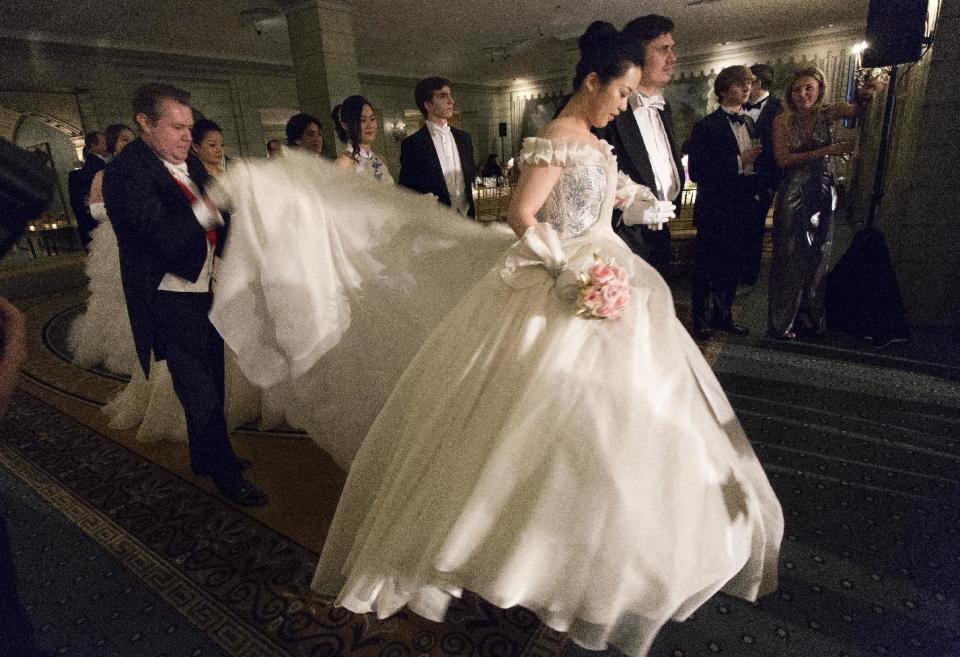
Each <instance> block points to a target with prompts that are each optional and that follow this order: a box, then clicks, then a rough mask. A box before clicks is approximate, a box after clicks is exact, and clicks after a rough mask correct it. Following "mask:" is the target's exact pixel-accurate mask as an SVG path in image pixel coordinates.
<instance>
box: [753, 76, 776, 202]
mask: <svg viewBox="0 0 960 657" xmlns="http://www.w3.org/2000/svg"><path fill="white" fill-rule="evenodd" d="M781 112H783V103H782V102H780V99H779V98H777V97H775V96H774V95H773V94H771V95H769V96H767V99H766V100H765V101H764V102H763V107H762V108H761V109H760V116H758V117H757V120H756V121H755V127H756V131H757V132H756V134H757V138H758V139H759V140H760V145H761V146H763V152H762V153H760V157H758V158H757V161H756V162H755V163H754V167H753V168H754V171H756V172H757V173H758V174H759V175H760V176H762V177H763V184H764V185H765V186H766V188H767V189H771V190H772V189H776V187H777V182H778V179H779V178H780V169H778V168H777V160H776V158H775V157H774V156H773V121H774V119H776V118H777V117H778V116H779V115H780V113H781Z"/></svg>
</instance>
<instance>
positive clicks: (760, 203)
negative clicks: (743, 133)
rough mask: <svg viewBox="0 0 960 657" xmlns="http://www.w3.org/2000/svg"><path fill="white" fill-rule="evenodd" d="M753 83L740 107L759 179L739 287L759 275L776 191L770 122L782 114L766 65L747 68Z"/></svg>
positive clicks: (746, 231) (777, 173)
mask: <svg viewBox="0 0 960 657" xmlns="http://www.w3.org/2000/svg"><path fill="white" fill-rule="evenodd" d="M750 72H751V73H753V75H754V77H755V78H756V80H754V82H753V85H752V86H751V87H750V100H749V101H748V102H746V103H744V105H743V110H744V112H745V113H746V115H747V116H749V117H750V118H751V119H753V123H754V126H755V128H756V134H757V138H758V139H759V140H760V146H761V147H763V150H762V151H760V155H759V157H757V161H756V162H754V165H753V170H754V171H755V172H756V174H757V176H759V184H758V186H757V213H756V214H755V215H754V216H753V218H752V219H750V220H749V221H747V223H746V225H745V226H744V231H743V256H742V258H741V265H742V268H741V271H740V284H741V285H756V283H757V277H758V276H759V275H760V260H761V258H762V256H763V233H764V230H765V227H766V221H767V213H768V212H769V211H770V203H771V202H773V194H774V192H775V191H776V189H777V182H778V180H779V178H780V170H779V169H778V168H777V161H776V159H774V157H773V120H774V119H775V118H777V116H778V115H779V114H780V112H782V111H783V103H781V102H780V99H779V98H777V97H775V96H772V95H770V87H771V85H772V84H773V69H772V68H770V67H769V66H767V65H766V64H754V65H753V66H751V67H750Z"/></svg>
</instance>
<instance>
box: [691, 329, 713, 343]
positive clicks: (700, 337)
mask: <svg viewBox="0 0 960 657" xmlns="http://www.w3.org/2000/svg"><path fill="white" fill-rule="evenodd" d="M692 335H693V339H694V340H696V341H697V342H706V341H707V340H709V339H710V338H712V337H713V331H711V330H710V329H708V328H695V329H693V332H692Z"/></svg>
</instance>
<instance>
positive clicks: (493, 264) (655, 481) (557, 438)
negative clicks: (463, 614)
mask: <svg viewBox="0 0 960 657" xmlns="http://www.w3.org/2000/svg"><path fill="white" fill-rule="evenodd" d="M522 159H523V162H524V166H540V165H553V166H561V167H564V171H563V173H562V174H561V178H560V181H559V182H558V183H557V186H556V187H555V188H554V191H553V192H551V195H550V197H549V198H548V200H547V203H546V204H545V206H544V209H543V210H542V216H541V219H542V220H543V221H546V222H548V223H550V224H551V225H552V226H554V227H555V229H556V230H557V232H558V233H559V234H560V236H561V238H563V239H562V251H563V255H564V256H565V258H566V260H567V262H568V263H569V265H570V266H572V267H573V268H574V270H577V269H586V268H587V266H589V264H591V262H592V259H593V254H594V253H595V252H599V253H601V254H602V255H603V256H604V257H605V258H609V257H611V256H612V257H615V258H616V260H617V262H618V263H619V264H620V265H621V266H623V267H625V268H626V269H627V271H628V273H629V276H630V284H631V298H630V302H629V304H628V305H627V307H626V309H625V311H624V314H623V316H622V317H621V318H619V319H616V320H602V321H600V320H588V319H583V318H580V317H576V316H574V314H573V311H572V309H571V307H570V304H569V302H567V301H564V300H562V299H561V298H560V296H559V295H558V294H556V292H555V291H554V289H553V288H554V279H553V278H552V277H551V276H550V275H549V274H548V273H547V270H546V268H544V267H542V266H539V265H538V264H537V263H536V261H534V260H532V259H531V257H530V253H529V252H528V251H527V250H526V248H525V246H524V245H523V244H522V243H516V242H515V240H514V239H513V238H511V237H510V236H509V235H504V234H502V233H499V232H497V231H496V230H490V229H485V228H484V227H481V226H478V225H476V224H472V223H470V222H467V221H464V220H463V219H460V218H457V217H456V216H455V215H453V214H452V213H449V212H448V211H446V210H443V209H440V208H437V207H436V204H435V203H431V202H429V201H427V202H425V201H424V200H423V199H421V198H415V197H411V196H410V195H409V194H408V193H404V192H399V193H397V192H394V191H393V190H382V189H375V188H374V186H371V185H363V184H360V182H359V181H358V182H353V181H350V180H348V179H346V178H345V177H343V176H342V175H340V174H339V173H338V172H335V171H333V170H332V169H331V168H330V167H328V166H325V165H323V164H322V163H307V162H306V161H302V162H301V161H299V160H290V161H286V162H283V163H268V164H260V163H254V162H250V163H246V164H242V165H235V166H234V168H233V172H234V173H233V175H232V176H228V177H227V179H226V180H225V181H224V192H225V195H226V196H229V197H230V198H231V199H233V201H234V202H235V205H236V207H235V214H234V224H233V226H234V227H233V232H232V233H231V238H230V240H231V241H228V243H227V246H226V251H225V261H226V262H225V264H226V265H227V266H226V267H224V269H222V270H221V278H220V279H219V282H220V284H221V289H220V295H219V296H218V297H217V302H216V304H215V306H214V309H213V311H212V318H213V320H214V322H215V324H216V325H217V326H218V328H220V329H221V331H223V332H224V336H225V339H226V340H227V342H228V343H229V344H231V346H232V347H233V348H234V350H235V351H236V352H237V354H238V357H239V362H240V366H241V367H242V368H244V370H245V371H250V372H253V371H254V370H256V371H257V372H259V373H260V374H261V376H262V377H263V379H264V381H265V382H266V380H267V379H273V380H274V381H288V382H290V381H293V382H295V385H294V387H296V388H298V389H300V390H302V391H306V394H305V396H304V398H303V400H302V401H301V402H298V404H302V403H304V402H305V401H306V400H307V399H308V398H312V399H313V401H314V403H315V404H316V405H322V406H327V409H326V410H325V411H323V412H322V413H321V414H322V415H327V416H328V417H333V416H336V415H339V416H340V417H341V418H343V419H342V420H341V423H340V425H338V426H337V431H336V432H330V431H328V432H326V433H325V434H323V435H320V436H315V437H318V441H319V442H320V443H321V445H323V446H325V447H326V448H328V449H330V450H331V451H332V452H333V453H334V454H335V455H337V456H338V458H339V460H340V461H341V462H343V463H345V464H348V465H349V475H348V479H347V483H346V485H345V487H344V491H343V494H342V497H341V499H340V503H339V506H338V508H337V513H336V516H335V518H334V520H333V524H332V526H331V527H330V531H329V533H328V537H327V540H326V543H325V545H324V547H323V551H322V554H321V556H320V560H319V563H318V567H317V571H316V574H315V577H314V580H313V584H312V586H313V588H314V589H315V590H317V591H319V592H321V593H325V594H331V595H336V596H337V598H336V600H337V604H338V605H342V606H345V607H347V608H348V609H350V610H352V611H354V612H358V613H363V612H375V613H377V614H378V615H379V616H381V617H385V616H389V615H390V614H393V613H395V612H396V611H398V610H399V609H400V608H402V607H403V606H405V605H406V606H408V607H409V608H411V609H412V610H413V611H415V612H417V613H418V614H421V615H423V616H425V617H427V618H431V619H434V620H442V618H443V616H444V614H445V612H446V610H447V607H448V605H449V604H450V601H451V598H452V597H456V596H459V595H461V593H462V592H463V591H464V590H471V591H474V592H476V593H478V594H479V595H481V596H482V597H484V598H486V599H487V600H489V601H490V602H492V603H494V604H496V605H498V606H501V607H509V606H513V605H523V606H525V607H527V608H530V609H532V610H533V611H535V612H536V613H537V614H538V615H539V616H540V618H541V619H542V620H543V621H544V622H545V623H546V624H548V625H549V626H551V627H553V628H555V629H557V630H561V631H566V632H569V633H570V636H571V637H572V638H573V639H574V640H576V641H577V642H579V643H581V644H582V645H584V646H586V647H588V648H594V649H601V648H604V647H606V646H607V644H608V643H611V642H612V643H614V644H615V645H617V646H618V647H619V648H620V649H621V650H623V651H624V652H626V653H627V654H630V655H634V656H638V655H643V654H645V653H646V652H647V650H648V649H649V646H650V644H651V642H652V640H653V638H654V637H655V635H656V633H657V631H658V630H659V629H660V627H662V625H663V624H664V623H665V622H666V621H667V620H669V619H671V618H673V619H683V618H685V617H687V616H688V615H689V614H690V613H691V612H692V611H693V610H694V609H696V608H697V607H698V606H699V605H700V604H702V603H703V602H704V601H705V600H706V599H708V598H709V597H710V596H711V595H713V594H714V593H715V592H716V591H718V590H724V591H726V592H728V593H731V594H734V595H738V596H741V597H744V598H747V599H754V598H756V597H757V596H758V595H761V594H763V593H767V592H769V591H771V590H773V588H775V586H776V579H777V555H778V550H779V544H780V540H781V537H782V532H783V517H782V513H781V510H780V506H779V504H778V502H777V500H776V497H775V496H774V493H773V491H772V490H771V488H770V486H769V483H768V482H767V479H766V476H765V475H764V473H763V470H762V468H761V467H760V464H759V462H758V461H757V459H756V456H755V455H754V453H753V450H752V448H751V446H750V444H749V442H748V441H747V439H746V437H745V435H744V433H743V430H742V428H741V426H740V424H739V422H738V421H737V419H736V417H735V415H734V413H733V410H732V409H731V407H730V405H729V403H728V402H727V400H726V397H725V396H724V394H723V391H722V389H721V388H720V385H719V383H718V382H717V380H716V378H715V377H714V376H713V374H712V372H711V371H710V368H709V366H708V365H707V364H706V362H705V361H704V360H703V357H702V356H701V355H700V352H699V351H698V349H697V347H696V345H695V344H694V343H693V342H692V340H691V339H690V338H689V336H688V335H687V332H686V330H685V329H684V328H683V326H682V325H681V324H680V322H679V321H678V320H677V318H676V315H675V313H674V309H673V300H672V297H671V295H670V290H669V288H668V287H667V285H666V284H665V283H664V281H663V279H662V278H660V276H659V275H658V274H657V273H656V272H655V270H653V269H652V268H651V267H650V266H649V265H647V264H646V263H644V262H643V261H642V260H640V259H639V258H637V257H635V256H633V255H632V254H631V253H630V251H629V250H628V249H627V248H626V246H625V245H624V244H623V243H622V242H621V241H620V240H619V238H617V236H616V235H615V234H614V233H613V231H612V230H611V228H610V223H609V221H606V220H600V219H601V218H604V217H608V216H609V213H610V209H611V203H612V199H613V191H614V190H613V185H614V181H615V171H616V162H615V159H614V158H613V157H612V156H611V155H610V153H609V150H608V149H604V150H602V151H600V150H597V149H596V148H594V147H592V146H589V145H586V144H582V143H568V142H558V141H549V140H528V142H527V143H526V144H525V148H524V152H523V155H522ZM464 249H466V250H464ZM281 254H283V258H282V259H281V258H280V256H281ZM478 270H479V271H478ZM258 282H260V283H258ZM251 312H254V313H257V317H258V320H257V321H256V330H254V331H253V333H251V332H250V331H249V330H245V331H239V330H233V331H231V330H230V326H231V325H232V324H235V321H234V320H235V319H236V317H237V316H238V314H244V315H247V316H249V313H251ZM361 318H362V320H363V321H362V322H361V321H360V320H361ZM417 319H419V320H420V322H419V324H417V323H415V321H414V320H417ZM290 321H296V322H299V324H297V325H296V326H294V327H293V328H291V329H288V328H287V327H288V326H290V325H289V324H288V322H290ZM354 358H358V359H359V360H353V359H354ZM357 363H359V367H357V366H356V365H357ZM348 365H353V367H350V368H347V366H348ZM340 368H343V369H340ZM338 386H339V387H340V390H339V391H338V390H336V389H337V388H338ZM364 393H365V395H366V396H364ZM328 394H332V395H334V398H335V400H336V401H335V405H334V406H335V408H333V407H330V406H329V400H328V399H326V395H328ZM318 426H319V425H318ZM320 433H322V432H320ZM364 434H365V438H363V440H362V445H361V446H360V447H359V451H358V452H357V453H356V455H355V457H353V458H351V457H352V452H353V451H355V450H356V449H357V445H359V444H360V443H359V442H358V441H359V440H360V438H358V436H363V435H364ZM338 443H339V444H338Z"/></svg>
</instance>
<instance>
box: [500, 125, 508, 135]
mask: <svg viewBox="0 0 960 657" xmlns="http://www.w3.org/2000/svg"><path fill="white" fill-rule="evenodd" d="M500 136H501V137H506V136H507V124H506V123H501V124H500Z"/></svg>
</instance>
